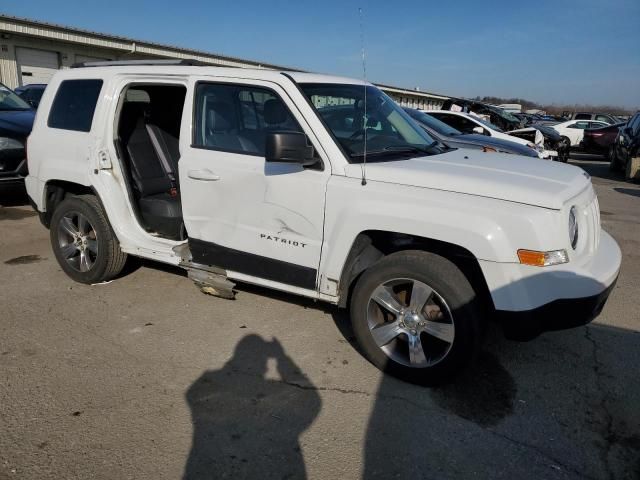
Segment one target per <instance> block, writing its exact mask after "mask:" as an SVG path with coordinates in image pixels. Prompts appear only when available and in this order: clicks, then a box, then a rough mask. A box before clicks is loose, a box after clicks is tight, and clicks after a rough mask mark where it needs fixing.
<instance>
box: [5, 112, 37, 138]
mask: <svg viewBox="0 0 640 480" xmlns="http://www.w3.org/2000/svg"><path fill="white" fill-rule="evenodd" d="M35 117H36V112H35V111H33V110H0V135H4V136H10V137H18V138H23V137H26V136H28V135H29V134H30V133H31V128H33V120H34V119H35Z"/></svg>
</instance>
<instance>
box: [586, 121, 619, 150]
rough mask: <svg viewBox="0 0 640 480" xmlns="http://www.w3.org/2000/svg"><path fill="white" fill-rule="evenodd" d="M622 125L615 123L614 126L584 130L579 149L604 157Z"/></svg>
mask: <svg viewBox="0 0 640 480" xmlns="http://www.w3.org/2000/svg"><path fill="white" fill-rule="evenodd" d="M623 125H625V124H624V123H616V124H615V125H608V126H606V127H601V128H593V129H587V130H585V131H584V136H583V137H582V142H580V149H581V150H583V151H584V152H587V153H599V154H601V155H606V154H607V152H609V147H611V145H613V142H614V141H615V139H616V136H617V135H618V131H619V130H620V127H622V126H623Z"/></svg>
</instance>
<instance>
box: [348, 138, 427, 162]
mask: <svg viewBox="0 0 640 480" xmlns="http://www.w3.org/2000/svg"><path fill="white" fill-rule="evenodd" d="M437 144H438V142H437V141H436V142H433V143H430V144H429V145H427V146H425V147H418V146H415V145H390V146H388V147H385V148H383V149H382V150H371V151H368V152H367V155H374V156H380V155H389V154H392V155H393V154H396V153H431V152H429V149H431V148H433V147H435V146H436V145H437ZM349 156H350V157H352V158H358V157H364V152H361V153H352V154H350V155H349Z"/></svg>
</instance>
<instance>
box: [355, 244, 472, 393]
mask: <svg viewBox="0 0 640 480" xmlns="http://www.w3.org/2000/svg"><path fill="white" fill-rule="evenodd" d="M477 304H478V302H477V299H476V297H475V293H474V291H473V289H472V287H471V285H470V284H469V281H468V280H467V278H466V277H465V276H464V274H463V273H462V272H461V271H460V270H459V269H458V268H457V267H456V266H455V265H454V264H453V263H451V262H450V261H449V260H447V259H445V258H444V257H441V256H439V255H435V254H432V253H428V252H421V251H404V252H398V253H394V254H391V255H389V256H387V257H385V258H384V259H382V260H381V261H379V262H378V263H377V264H375V265H374V266H373V267H371V268H370V269H369V270H367V271H365V272H364V273H363V275H362V276H361V277H360V279H359V280H358V283H357V284H356V287H355V289H354V292H353V296H352V299H351V321H352V324H353V330H354V333H355V335H356V338H357V339H358V342H359V344H360V346H361V348H362V350H363V351H364V353H365V355H366V357H367V358H368V359H369V360H370V361H371V363H373V364H374V365H375V366H377V367H378V368H379V369H381V370H382V371H384V372H388V373H390V374H392V375H394V376H397V377H399V378H402V379H404V380H407V381H410V382H413V383H423V384H432V385H433V384H438V383H443V382H446V381H449V380H451V379H452V378H453V377H454V376H455V375H456V373H458V372H459V371H460V370H461V369H462V368H463V367H464V366H465V365H466V364H467V363H468V362H469V361H470V360H471V359H472V358H473V356H474V355H475V353H476V352H477V350H478V347H479V345H480V337H481V315H480V312H479V309H478V305H477Z"/></svg>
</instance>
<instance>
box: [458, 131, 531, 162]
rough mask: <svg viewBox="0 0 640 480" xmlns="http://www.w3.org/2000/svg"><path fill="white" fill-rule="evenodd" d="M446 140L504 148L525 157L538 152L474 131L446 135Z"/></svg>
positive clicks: (516, 143)
mask: <svg viewBox="0 0 640 480" xmlns="http://www.w3.org/2000/svg"><path fill="white" fill-rule="evenodd" d="M447 140H452V141H454V142H456V143H467V144H470V145H485V146H487V147H493V148H495V149H496V150H498V149H499V150H504V151H508V152H509V153H516V154H518V155H525V156H527V157H536V158H538V154H537V153H536V151H535V150H534V149H532V148H529V147H527V146H526V145H522V144H520V143H518V142H511V141H509V140H503V139H501V138H496V137H490V136H488V135H478V134H475V133H471V134H466V135H456V136H453V137H447Z"/></svg>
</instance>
